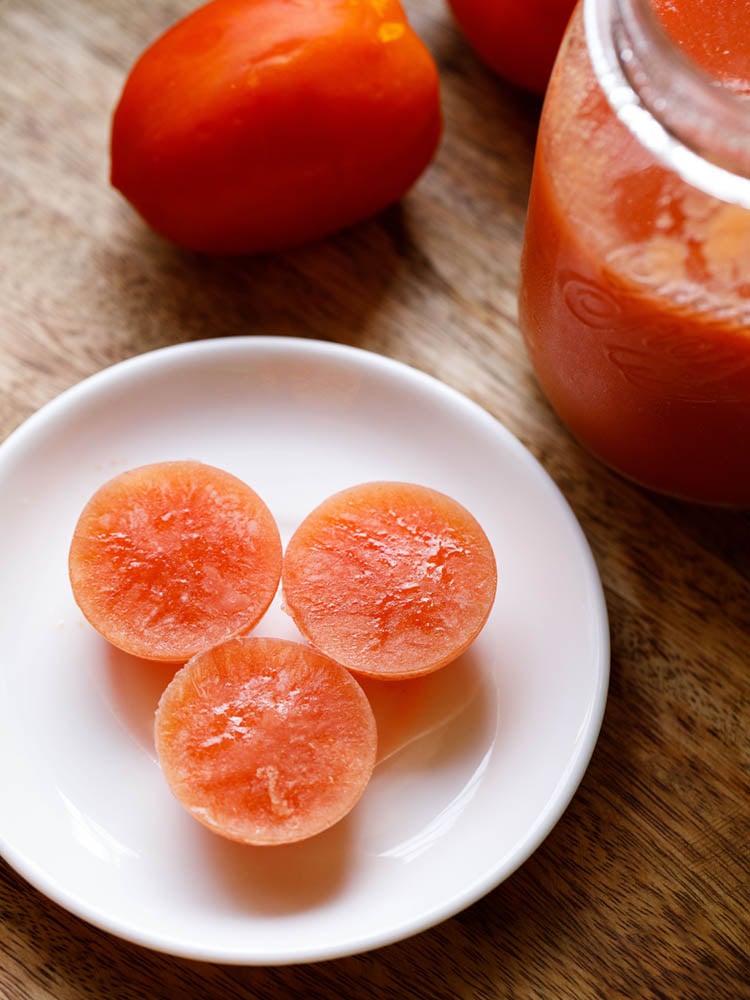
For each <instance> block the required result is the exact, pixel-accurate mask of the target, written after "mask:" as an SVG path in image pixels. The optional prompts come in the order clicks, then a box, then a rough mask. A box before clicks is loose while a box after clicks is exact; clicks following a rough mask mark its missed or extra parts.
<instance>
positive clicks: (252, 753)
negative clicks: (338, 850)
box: [155, 637, 377, 846]
mask: <svg viewBox="0 0 750 1000" xmlns="http://www.w3.org/2000/svg"><path fill="white" fill-rule="evenodd" d="M155 741H156V749H157V754H158V758H159V763H160V765H161V768H162V772H163V774H164V777H165V779H166V781H167V783H168V785H169V787H170V788H171V790H172V792H173V794H174V795H175V797H176V798H177V799H178V801H179V802H180V803H181V805H182V806H183V807H184V808H185V809H186V810H187V811H188V813H189V814H190V815H191V816H192V817H193V818H194V819H196V820H198V821H199V822H200V823H202V824H203V825H204V826H206V827H207V828H208V829H209V830H211V831H212V832H213V833H216V834H218V835H220V836H222V837H225V838H227V839H229V840H233V841H236V842H239V843H242V844H253V845H257V846H270V845H278V844H290V843H295V842H297V841H300V840H305V839H307V838H309V837H312V836H316V835H317V834H319V833H322V832H323V831H325V830H327V829H329V828H330V827H331V826H333V825H334V824H335V823H338V822H339V821H340V820H341V819H343V818H344V817H345V816H346V815H347V814H348V813H349V812H350V811H351V810H352V809H353V808H354V806H355V805H356V803H357V802H358V801H359V799H360V797H361V796H362V794H363V792H364V790H365V788H366V786H367V784H368V782H369V780H370V777H371V775H372V771H373V768H374V766H375V758H376V751H377V732H376V724H375V717H374V715H373V712H372V708H371V707H370V703H369V701H368V700H367V697H366V695H365V693H364V691H363V690H362V688H361V687H360V686H359V684H358V683H357V681H356V680H355V679H354V677H353V676H352V675H351V674H350V673H349V671H348V670H346V669H345V668H344V667H342V666H340V665H339V664H337V663H334V662H333V661H332V660H330V659H329V658H328V657H326V656H323V655H322V654H321V653H319V652H317V651H316V650H314V649H311V648H310V647H309V646H305V645H303V644H302V643H297V642H291V641H288V640H285V639H275V638H248V637H244V638H236V639H230V640H228V641H227V642H225V643H221V644H219V645H218V646H214V647H212V648H211V649H208V650H205V651H204V652H202V653H199V654H198V655H197V656H195V657H194V658H193V659H192V660H190V661H189V663H187V664H186V665H185V666H184V667H183V668H182V669H181V670H179V671H178V672H177V674H175V676H174V678H173V680H172V681H171V682H170V684H169V685H168V686H167V688H166V689H165V691H164V693H163V694H162V697H161V700H160V701H159V705H158V708H157V711H156V718H155Z"/></svg>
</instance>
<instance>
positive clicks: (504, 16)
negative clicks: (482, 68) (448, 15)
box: [447, 0, 576, 94]
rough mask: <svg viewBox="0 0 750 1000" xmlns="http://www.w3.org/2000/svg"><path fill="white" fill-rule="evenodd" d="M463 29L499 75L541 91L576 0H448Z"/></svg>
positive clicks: (539, 92) (475, 48)
mask: <svg viewBox="0 0 750 1000" xmlns="http://www.w3.org/2000/svg"><path fill="white" fill-rule="evenodd" d="M447 2H448V3H449V5H450V8H451V10H452V12H453V15H454V17H455V19H456V22H457V24H458V26H459V28H460V29H461V32H462V34H463V35H464V36H465V38H466V40H467V41H468V42H469V44H470V45H471V47H472V48H473V49H474V50H475V51H476V53H477V54H478V55H479V57H480V58H481V59H482V61H483V62H484V63H485V64H486V65H487V66H489V68H490V69H492V70H493V71H494V72H495V73H497V75H498V76H500V77H502V78H503V79H504V80H509V81H510V82H511V83H515V84H516V85H517V86H519V87H522V88H523V89H524V90H529V91H531V92H532V93H535V94H543V93H544V91H545V90H546V88H547V83H548V82H549V78H550V74H551V72H552V67H553V65H554V62H555V58H556V56H557V52H558V49H559V48H560V42H561V41H562V38H563V35H564V34H565V28H566V27H567V24H568V21H569V20H570V15H571V14H572V13H573V8H574V7H575V5H576V0H447Z"/></svg>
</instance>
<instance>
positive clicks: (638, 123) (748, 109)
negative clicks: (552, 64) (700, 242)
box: [583, 0, 750, 208]
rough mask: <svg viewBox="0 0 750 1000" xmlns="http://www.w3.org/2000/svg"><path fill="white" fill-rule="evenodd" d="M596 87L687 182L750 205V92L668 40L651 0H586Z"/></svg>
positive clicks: (585, 11) (585, 18) (719, 196)
mask: <svg viewBox="0 0 750 1000" xmlns="http://www.w3.org/2000/svg"><path fill="white" fill-rule="evenodd" d="M583 6H584V10H583V14H584V25H585V31H586V41H587V45H588V49H589V54H590V56H591V61H592V64H593V67H594V72H595V74H596V76H597V79H598V81H599V84H600V86H601V87H602V89H603V91H604V93H605V95H606V97H607V99H608V101H609V103H610V105H611V106H612V109H613V110H614V112H615V113H616V114H617V116H618V117H619V118H620V120H621V121H622V122H623V123H624V124H625V125H626V126H627V127H628V128H629V129H630V131H631V132H633V133H634V135H635V136H636V138H638V140H639V141H640V142H641V143H642V144H643V145H644V146H646V147H647V148H648V149H650V150H651V152H652V153H654V155H655V156H657V158H659V159H660V160H662V161H663V162H664V163H665V164H666V165H667V166H668V167H669V168H671V169H672V170H674V171H675V172H676V173H678V174H679V175H680V176H681V177H682V179H683V180H685V181H686V182H687V183H689V184H691V185H693V186H694V187H697V188H699V189H700V190H702V191H704V192H706V193H707V194H709V195H712V196H714V197H716V198H719V199H721V200H722V201H729V202H732V203H735V204H739V205H742V206H743V207H745V208H750V99H748V97H746V96H744V95H743V94H740V93H736V92H734V91H732V90H730V89H729V88H728V87H726V86H724V85H722V84H720V83H719V82H718V81H717V80H715V79H713V78H712V77H711V76H709V75H708V74H707V73H706V72H705V71H704V70H703V69H702V68H701V67H699V66H698V65H697V64H696V63H694V62H693V61H692V60H691V59H690V58H688V56H687V55H685V53H684V52H683V51H682V50H681V49H680V48H679V47H678V45H677V44H676V43H675V42H674V41H673V40H672V38H671V36H670V35H669V34H668V33H667V31H666V29H665V28H664V27H663V25H662V24H661V22H660V21H659V19H658V17H657V16H656V13H655V11H654V9H653V7H652V5H651V2H650V0H583Z"/></svg>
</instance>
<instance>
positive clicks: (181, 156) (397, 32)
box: [111, 0, 442, 253]
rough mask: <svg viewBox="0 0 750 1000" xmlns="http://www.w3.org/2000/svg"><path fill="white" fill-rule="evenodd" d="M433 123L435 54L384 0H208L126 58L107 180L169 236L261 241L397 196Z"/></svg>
mask: <svg viewBox="0 0 750 1000" xmlns="http://www.w3.org/2000/svg"><path fill="white" fill-rule="evenodd" d="M441 128H442V119H441V111H440V94H439V82H438V73H437V68H436V66H435V63H434V61H433V59H432V57H431V56H430V54H429V52H428V51H427V49H426V48H425V46H424V45H423V44H422V42H421V41H420V39H419V38H418V37H417V35H416V34H415V33H414V31H413V30H412V29H411V27H410V26H409V24H408V22H407V20H406V16H405V14H404V11H403V9H402V7H401V5H400V3H399V2H398V0H315V2H310V0H213V2H212V3H209V4H207V5H206V6H204V7H201V8H199V9H198V10H196V11H194V12H193V13H192V14H190V15H189V16H187V17H186V18H185V19H184V20H182V21H180V22H179V23H177V24H176V25H175V26H174V27H172V28H171V29H170V30H168V31H167V32H166V33H165V34H164V35H162V36H161V37H160V38H159V39H158V40H157V41H156V42H154V44H153V45H151V46H150V48H148V49H147V50H146V51H145V52H144V53H143V55H142V56H141V57H140V59H139V60H138V61H137V62H136V64H135V66H134V67H133V69H132V71H131V73H130V75H129V76H128V79H127V81H126V83H125V87H124V90H123V92H122V95H121V97H120V100H119V103H118V105H117V108H116V110H115V113H114V117H113V122H112V136H111V181H112V184H113V185H114V186H115V188H117V189H118V190H119V191H120V192H121V193H122V194H123V195H124V196H125V198H127V199H128V201H130V202H131V204H132V205H133V206H134V207H135V209H136V210H137V211H138V212H139V213H140V214H141V215H142V216H143V218H144V219H145V220H146V221H147V222H148V223H149V224H150V225H151V226H152V227H153V228H154V229H155V230H157V232H159V233H161V234H162V235H163V236H165V237H167V238H168V239H170V240H173V241H174V242H175V243H178V244H180V245H181V246H184V247H187V248H189V249H192V250H197V251H205V252H212V253H252V252H259V251H273V250H278V249H283V248H286V247H290V246H294V245H296V244H300V243H304V242H306V241H308V240H313V239H317V238H319V237H322V236H324V235H326V234H328V233H331V232H334V231H335V230H338V229H341V228H343V227H345V226H349V225H351V224H353V223H355V222H358V221H360V220H361V219H364V218H366V217H368V216H371V215H373V214H374V213H376V212H378V211H380V209H382V208H384V207H385V206H386V205H389V204H391V203H392V202H394V201H397V200H398V199H399V198H400V197H401V196H402V195H403V194H404V193H405V192H406V191H407V190H408V189H409V187H410V186H411V185H412V184H413V183H414V182H415V181H416V179H417V178H418V177H419V176H420V174H421V173H422V171H423V170H424V169H425V167H426V166H427V165H428V164H429V162H430V160H431V159H432V157H433V155H434V153H435V150H436V148H437V145H438V142H439V139H440V134H441Z"/></svg>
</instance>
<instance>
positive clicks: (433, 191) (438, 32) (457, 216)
mask: <svg viewBox="0 0 750 1000" xmlns="http://www.w3.org/2000/svg"><path fill="white" fill-rule="evenodd" d="M191 6H193V5H192V4H191V3H190V2H188V0H155V2H152V3H148V4H146V3H140V4H132V3H125V2H122V0H96V2H94V0H65V2H59V0H57V2H53V0H0V67H1V68H0V136H1V139H2V142H1V145H0V148H1V149H2V161H1V162H0V315H1V316H2V322H1V324H0V386H1V387H2V391H1V392H0V436H2V437H5V436H6V435H7V434H8V433H9V432H10V431H12V430H13V428H14V427H16V426H17V425H18V424H19V423H21V422H22V421H23V420H24V419H25V418H26V417H28V416H29V415H30V414H31V413H33V412H34V411H35V410H36V409H37V408H38V407H40V406H41V405H42V404H44V403H45V402H46V401H47V400H49V399H51V398H52V397H54V396H55V395H57V394H58V393H59V392H60V391H61V390H63V389H65V388H66V387H67V386H70V385H73V384H74V383H76V382H77V381H79V380H80V379H81V378H83V377H84V376H87V375H89V374H90V373H92V372H95V371H97V370H98V369H100V368H102V367H103V366H105V365H108V364H111V363H113V362H117V361H119V360H121V359H124V358H127V357H130V356H132V355H135V354H139V353H140V352H143V351H146V350H150V349H152V348H156V347H160V346H163V345H167V344H174V343H178V342H182V341H186V340H191V339H198V338H205V337H212V336H221V335H227V334H235V333H243V334H253V333H256V332H257V333H267V332H272V333H276V334H282V335H283V334H296V335H302V336H305V337H317V338H322V339H325V340H334V341H339V342H343V343H347V344H353V345H357V346H359V347H362V348H366V349H368V350H371V351H376V352H380V353H382V354H386V355H390V356H391V357H393V358H397V359H400V360H402V361H405V362H408V363H409V364H411V365H415V366H417V367H419V368H421V369H424V370H425V371H427V372H430V373H431V374H433V375H435V376H437V377H438V378H440V379H442V380H444V381H445V382H447V383H449V384H450V385H452V386H455V387H456V388H457V389H459V390H460V391H462V392H463V393H465V394H466V395H468V396H470V397H471V398H473V399H475V400H477V401H478V402H479V403H480V404H481V405H482V406H484V407H485V408H486V409H487V410H489V411H490V413H492V414H494V415H495V416H496V417H497V418H499V419H500V420H501V421H503V422H504V423H505V424H506V425H507V426H508V427H509V428H510V430H511V431H513V432H514V433H515V434H516V435H517V436H518V437H519V438H520V439H521V441H523V442H524V444H525V445H526V446H527V447H528V448H529V449H530V450H531V451H532V452H533V453H534V454H535V455H536V456H537V457H538V458H539V459H540V460H541V462H542V463H543V464H544V465H545V466H546V468H547V469H548V470H549V472H550V473H551V474H552V476H553V477H554V479H555V480H556V481H557V483H558V485H559V486H560V487H561V489H562V491H563V492H564V494H565V496H566V497H567V499H568V501H569V502H570V504H571V506H572V508H573V510H574V511H575V513H576V515H577V516H578V518H579V520H580V522H581V525H582V526H583V529H584V531H585V532H586V534H587V536H588V538H589V540H590V543H591V546H592V549H593V552H594V555H595V557H596V560H597V562H598V565H599V569H600V572H601V576H602V579H603V582H604V587H605V592H606V598H607V603H608V608H609V614H610V619H611V634H612V677H611V689H610V698H609V705H608V709H607V713H606V717H605V721H604V727H603V730H602V733H601V737H600V740H599V743H598V746H597V749H596V751H595V753H594V757H593V760H592V762H591V765H590V768H589V770H588V772H587V774H586V776H585V778H584V780H583V783H582V785H581V787H580V790H579V791H578V793H577V795H576V797H575V799H574V801H573V803H572V805H571V806H570V808H569V809H568V810H567V812H566V814H565V815H564V817H563V818H562V820H561V821H560V822H559V824H558V825H557V826H556V828H555V829H554V830H553V832H552V833H551V835H550V836H549V837H548V838H547V840H546V841H545V842H544V844H543V845H542V847H541V848H540V849H539V850H538V851H537V852H536V854H535V855H534V856H533V857H532V858H531V859H530V860H529V861H528V862H527V863H526V864H525V865H524V866H523V867H522V868H521V869H520V870H519V871H518V872H517V873H516V874H514V875H513V876H512V877H511V878H509V879H508V880H507V881H506V882H504V883H503V884H501V885H500V886H499V887H498V888H497V889H495V890H494V891H493V892H491V893H490V894H489V895H488V896H486V897H485V898H484V899H482V900H481V901H480V902H478V903H476V904H475V905H473V906H472V907H470V908H469V909H468V910H466V911H465V912H463V913H461V914H460V915H458V916H456V917H454V918H453V919H451V920H448V921H447V922H445V923H443V924H442V925H439V926H437V927H435V928H433V929H432V930H429V931H426V932H424V933H422V934H419V935H417V936H416V937H413V938H412V939H409V940H405V941H403V942H401V943H398V944H393V945H391V946H388V947H385V948H382V949H380V950H378V951H374V952H371V953H368V954H364V955H359V956H354V957H350V958H346V959H341V960H336V961H331V962H327V963H320V964H317V965H310V966H294V967H285V968H236V967H228V968H222V967H220V966H213V965H209V964H199V963H195V962H191V961H184V960H178V959H175V958H172V957H168V956H163V955H160V954H157V953H152V952H149V951H147V950H145V949H142V948H140V947H137V946H135V945H131V944H127V943H123V942H121V941H119V940H117V939H115V938H114V937H110V936H109V935H108V934H106V933H103V932H100V931H98V930H96V929H94V928H92V927H91V926H89V925H87V924H86V923H84V922H83V921H81V920H80V919H78V918H77V917H74V916H72V915H70V914H68V913H67V912H66V911H65V910H63V909H61V908H60V907H59V906H57V905H56V904H54V903H52V902H49V901H48V900H47V899H46V898H45V897H43V896H42V895H41V894H40V893H38V892H37V891H35V890H34V889H32V888H30V887H29V886H28V885H27V884H25V883H24V881H22V879H21V878H19V877H18V876H17V875H16V874H15V873H14V871H13V870H11V869H10V868H9V867H8V866H7V865H5V864H4V863H0V997H2V998H3V1000H25V998H35V1000H36V998H50V1000H52V998H54V1000H83V998H94V997H95V998H102V1000H104V998H106V1000H110V998H112V1000H114V998H117V1000H136V998H145V997H148V998H161V997H173V996H175V997H176V996H184V997H200V998H201V1000H225V998H228V997H233V998H234V997H236V998H245V997H247V998H250V997H253V998H276V997H287V996H288V997H293V996H294V997H296V996H301V997H307V998H311V1000H314V998H321V1000H322V998H329V997H338V996H357V997H358V996H362V997H378V998H379V997H425V998H453V997H461V998H469V997H472V998H495V997H496V998H501V997H502V998H519V1000H522V998H538V1000H553V998H556V1000H557V998H570V1000H587V998H594V997H601V998H606V1000H612V998H615V997H627V998H629V1000H635V998H637V1000H645V998H659V1000H720V998H727V1000H739V998H740V997H741V996H747V995H748V994H747V992H746V991H747V990H748V988H749V987H748V983H750V978H748V973H749V972H750V966H749V964H748V945H749V944H750V924H749V923H748V910H749V909H750V893H749V891H748V885H749V881H750V876H749V874H748V869H749V860H750V856H749V852H748V844H749V843H750V808H749V805H748V723H749V722H750V711H749V698H748V665H749V663H748V661H749V660H750V656H749V654H750V518H749V517H748V515H747V514H743V513H731V512H722V511H711V510H705V509H697V508H691V507H688V506H685V505H682V504H679V503H676V502H673V501H671V500H667V499H662V498H659V497H656V496H653V495H650V494H649V493H647V492H645V491H643V490H641V489H638V488H636V487H634V486H632V485H630V484H629V483H627V482H624V481H622V480H621V479H620V478H618V477H617V476H616V475H614V474H612V473H610V472H609V471H607V470H606V469H604V468H603V467H601V466H600V465H599V464H597V462H596V461H594V460H593V459H592V458H591V457H589V456H588V455H587V454H586V453H585V452H583V451H582V450H581V449H580V448H579V447H578V446H577V445H576V444H575V443H574V442H573V441H572V440H571V439H570V437H569V436H568V435H567V434H566V432H565V431H564V430H563V429H562V428H561V427H560V425H559V424H558V422H557V421H556V419H555V417H554V415H553V414H552V413H551V411H550V409H549V408H548V407H547V405H546V404H545V402H544V400H543V398H542V397H541V395H540V393H539V391H538V389H537V387H536V385H535V382H534V379H533V377H532V374H531V372H530V369H529V365H528V362H527V359H526V356H525V353H524V348H523V344H522V341H521V338H520V336H519V332H518V329H517V326H516V302H515V288H516V280H517V273H518V258H519V248H520V243H521V237H522V231H523V224H524V212H525V203H526V198H527V193H528V185H529V177H530V171H531V161H532V153H533V146H534V139H535V128H536V124H537V118H538V111H539V105H538V102H537V101H535V100H534V99H532V98H530V97H528V96H525V95H523V94H521V93H519V92H517V91H515V90H513V89H511V88H510V87H508V86H506V85H504V84H502V83H500V82H499V81H497V80H496V79H494V78H493V77H492V76H491V75H490V74H489V73H488V72H486V71H485V70H484V69H483V68H482V67H481V66H480V65H479V63H478V62H477V61H476V59H475V58H474V57H473V55H472V54H471V52H470V51H469V49H468V48H467V46H466V45H465V44H464V42H463V41H462V40H461V38H460V36H459V34H458V32H457V30H456V28H455V27H454V25H453V23H452V21H451V18H450V16H449V13H448V11H447V8H446V6H445V4H444V3H443V2H442V0H409V2H408V3H407V7H408V8H409V11H410V13H411V15H412V19H413V22H414V24H415V26H416V27H417V29H418V30H419V31H420V32H421V33H422V36H423V37H424V39H425V40H426V42H427V43H428V45H429V46H430V48H431V50H432V52H433V53H434V55H435V57H436V59H437V61H438V63H439V65H440V69H441V72H442V79H443V88H444V89H443V99H444V109H445V118H446V130H445V138H444V141H443V143H442V147H441V150H440V153H439V155H438V157H437V159H436V160H435V162H434V164H433V165H432V167H431V168H430V170H429V171H428V172H427V173H426V174H425V175H424V177H423V178H422V180H421V181H420V183H419V184H418V186H417V187H416V188H415V189H414V190H413V191H412V192H411V193H410V194H409V196H408V197H407V198H405V199H404V201H403V203H402V204H400V205H398V206H396V207H393V208H391V209H389V210H388V211H386V212H385V213H383V215H381V216H380V217H379V218H377V219H375V220H373V221H371V222H367V223H365V224H363V225H360V226H358V227H357V228H355V229H353V230H352V231H350V232H346V233H343V234H341V235H339V236H337V237H335V238H333V239H330V240H328V241H326V242H324V243H323V244H321V245H316V246H311V247H308V248H305V249H302V250H299V251H296V252H293V253H287V254H281V255H279V256H276V257H271V258H267V259H257V260H246V259H230V260H227V259H205V258H200V257H196V256H193V255H191V254H188V253H183V252H181V251H179V250H177V249H174V248H172V247H171V246H167V245H165V244H164V243H163V242H162V241H161V240H159V239H158V238H157V237H155V236H154V235H152V234H151V233H150V232H148V231H147V230H146V229H145V228H144V226H143V225H142V224H141V223H140V222H139V221H138V219H137V218H135V216H134V215H133V213H132V212H131V211H130V209H129V208H128V206H127V205H126V204H125V203H124V202H123V201H122V200H121V199H120V198H119V197H118V196H117V195H116V194H115V193H114V192H113V191H112V190H110V188H109V186H108V182H107V170H108V161H107V138H108V136H107V133H108V125H109V118H110V114H111V110H112V107H113V104H114V102H115V99H116V96H117V94H118V91H119V88H120V86H121V84H122V81H123V78H124V75H125V73H126V71H127V69H128V67H129V65H130V64H131V63H132V61H133V60H134V58H135V57H136V55H137V54H138V53H139V52H140V50H141V49H142V48H143V47H144V46H145V44H146V43H147V42H148V41H150V40H151V39H152V38H153V37H155V36H156V35H157V34H158V33H159V32H160V31H162V30H163V29H164V28H165V27H166V26H167V25H168V24H169V23H171V22H172V21H173V20H175V19H176V18H177V17H178V16H180V15H181V14H182V13H184V12H186V11H187V10H188V9H190V8H191ZM749 460H750V458H749Z"/></svg>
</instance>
